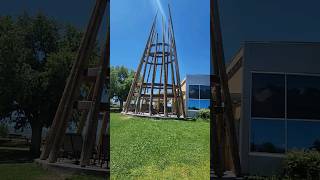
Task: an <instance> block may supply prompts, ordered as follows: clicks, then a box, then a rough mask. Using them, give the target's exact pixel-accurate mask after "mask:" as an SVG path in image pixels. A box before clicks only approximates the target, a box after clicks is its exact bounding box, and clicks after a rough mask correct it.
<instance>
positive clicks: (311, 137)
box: [288, 121, 320, 151]
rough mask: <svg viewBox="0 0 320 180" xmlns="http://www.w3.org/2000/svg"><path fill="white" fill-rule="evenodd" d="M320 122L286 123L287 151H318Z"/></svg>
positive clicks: (319, 149)
mask: <svg viewBox="0 0 320 180" xmlns="http://www.w3.org/2000/svg"><path fill="white" fill-rule="evenodd" d="M319 129H320V122H310V121H288V149H317V150H318V151H320V130H319Z"/></svg>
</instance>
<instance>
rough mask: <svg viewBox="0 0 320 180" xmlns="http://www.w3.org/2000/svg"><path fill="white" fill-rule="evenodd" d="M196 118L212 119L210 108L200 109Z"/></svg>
mask: <svg viewBox="0 0 320 180" xmlns="http://www.w3.org/2000/svg"><path fill="white" fill-rule="evenodd" d="M196 118H198V119H206V120H209V119H210V109H200V110H199V111H198V112H197V114H196Z"/></svg>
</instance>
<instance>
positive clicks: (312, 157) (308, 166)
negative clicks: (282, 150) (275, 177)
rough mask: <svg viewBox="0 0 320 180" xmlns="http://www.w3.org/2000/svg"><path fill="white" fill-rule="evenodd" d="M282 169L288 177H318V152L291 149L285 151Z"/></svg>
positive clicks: (319, 167) (319, 153)
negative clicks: (290, 150) (287, 151)
mask: <svg viewBox="0 0 320 180" xmlns="http://www.w3.org/2000/svg"><path fill="white" fill-rule="evenodd" d="M284 171H285V174H286V176H288V178H289V179H320V152H318V151H292V152H289V153H287V154H286V157H285V161H284Z"/></svg>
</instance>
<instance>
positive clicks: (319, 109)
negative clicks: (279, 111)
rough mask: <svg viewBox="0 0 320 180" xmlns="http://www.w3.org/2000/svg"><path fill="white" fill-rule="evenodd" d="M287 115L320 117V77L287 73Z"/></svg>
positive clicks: (298, 117) (294, 117) (300, 117)
mask: <svg viewBox="0 0 320 180" xmlns="http://www.w3.org/2000/svg"><path fill="white" fill-rule="evenodd" d="M287 89H288V91H287V96H288V98H287V107H288V109H287V113H288V114H287V117H288V118H290V119H320V106H319V102H320V77H318V76H301V75H287Z"/></svg>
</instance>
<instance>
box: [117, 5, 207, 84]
mask: <svg viewBox="0 0 320 180" xmlns="http://www.w3.org/2000/svg"><path fill="white" fill-rule="evenodd" d="M168 3H170V6H171V11H172V19H173V26H174V31H175V38H176V43H177V53H178V60H179V66H180V74H181V78H184V77H185V75H186V74H187V73H188V74H208V73H209V72H210V66H209V65H210V64H209V63H210V40H209V38H210V26H209V25H210V21H209V18H210V17H209V15H210V9H209V0H202V1H185V0H178V1H177V0H158V2H157V0H134V1H133V0H116V1H112V3H111V65H124V66H126V67H128V68H131V69H134V70H136V68H137V66H138V63H139V61H140V59H141V56H142V54H143V51H144V47H145V45H146V41H147V38H148V35H149V32H150V29H151V24H152V21H153V19H154V16H155V14H156V11H157V9H159V16H160V15H162V14H161V8H162V10H163V11H162V12H163V13H164V14H165V16H167V17H168ZM160 21H161V19H160V18H159V19H158V22H160ZM159 25H160V23H159Z"/></svg>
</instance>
